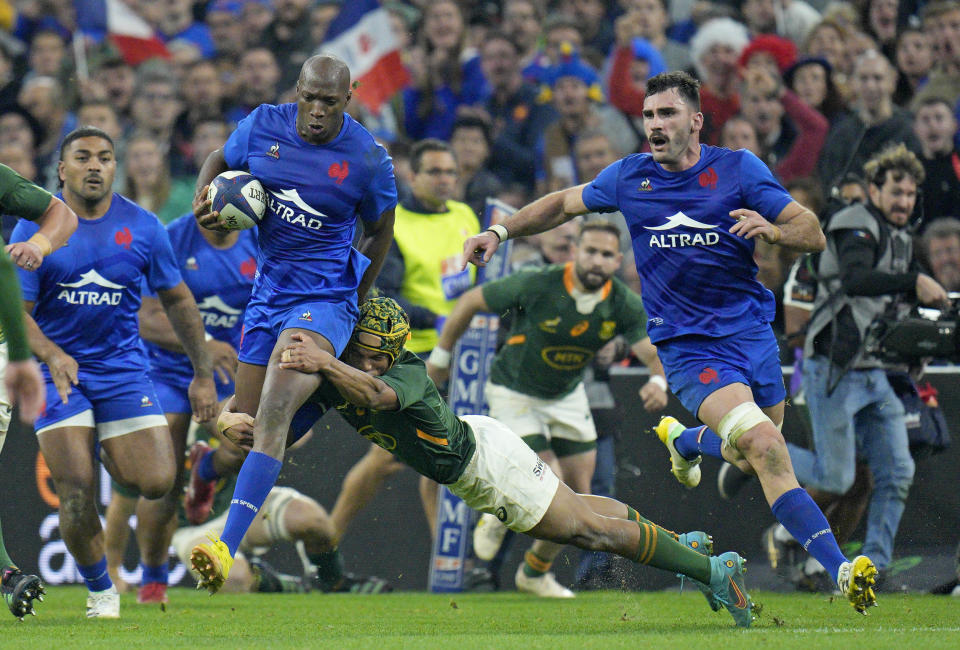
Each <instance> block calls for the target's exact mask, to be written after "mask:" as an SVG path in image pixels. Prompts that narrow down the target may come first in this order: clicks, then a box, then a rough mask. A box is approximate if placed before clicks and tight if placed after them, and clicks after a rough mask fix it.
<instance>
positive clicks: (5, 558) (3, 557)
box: [0, 526, 17, 568]
mask: <svg viewBox="0 0 960 650" xmlns="http://www.w3.org/2000/svg"><path fill="white" fill-rule="evenodd" d="M5 566H17V565H16V564H14V563H13V560H11V559H10V556H9V555H7V547H6V545H5V544H4V543H3V527H2V526H0V568H2V567H5Z"/></svg>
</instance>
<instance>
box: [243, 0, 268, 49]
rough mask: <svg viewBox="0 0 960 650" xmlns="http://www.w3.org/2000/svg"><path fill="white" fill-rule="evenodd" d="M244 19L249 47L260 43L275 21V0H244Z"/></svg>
mask: <svg viewBox="0 0 960 650" xmlns="http://www.w3.org/2000/svg"><path fill="white" fill-rule="evenodd" d="M242 20H243V29H244V32H245V33H246V35H247V47H254V46H256V45H259V44H260V43H261V42H262V41H263V39H264V36H265V34H266V32H267V28H268V27H270V25H271V24H272V23H273V0H244V4H243V17H242Z"/></svg>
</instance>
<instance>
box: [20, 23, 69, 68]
mask: <svg viewBox="0 0 960 650" xmlns="http://www.w3.org/2000/svg"><path fill="white" fill-rule="evenodd" d="M68 62H69V60H68V58H67V44H66V42H65V41H64V40H63V35H62V34H61V33H60V32H59V31H57V30H55V29H41V30H38V31H36V32H35V33H34V35H33V40H31V41H30V53H29V55H28V65H29V67H30V73H31V74H34V75H38V76H41V77H53V78H55V79H61V78H63V76H64V72H65V70H64V69H65V68H66V67H67V65H68Z"/></svg>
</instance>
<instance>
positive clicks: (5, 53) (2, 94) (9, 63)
mask: <svg viewBox="0 0 960 650" xmlns="http://www.w3.org/2000/svg"><path fill="white" fill-rule="evenodd" d="M18 67H19V66H17V62H16V61H15V60H14V55H13V54H12V53H11V52H10V45H9V44H7V43H4V42H2V41H0V110H3V109H5V108H7V107H9V106H13V105H14V104H16V103H17V95H18V94H20V82H21V78H20V77H21V75H20V74H18V72H19V71H18V70H17V68H18Z"/></svg>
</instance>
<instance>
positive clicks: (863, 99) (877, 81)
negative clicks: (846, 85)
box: [819, 50, 919, 190]
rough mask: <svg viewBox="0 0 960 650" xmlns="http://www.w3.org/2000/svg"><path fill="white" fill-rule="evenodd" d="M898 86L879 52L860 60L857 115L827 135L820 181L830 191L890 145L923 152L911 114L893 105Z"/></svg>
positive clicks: (856, 69) (856, 78) (856, 76)
mask: <svg viewBox="0 0 960 650" xmlns="http://www.w3.org/2000/svg"><path fill="white" fill-rule="evenodd" d="M895 82H896V77H895V72H894V70H893V66H892V65H890V62H889V61H887V59H886V58H884V56H883V55H882V54H880V53H878V52H876V51H875V50H871V51H868V52H866V53H864V54H863V55H861V56H860V58H859V59H857V63H856V66H855V67H854V72H853V78H852V89H853V93H854V103H853V110H854V113H853V114H851V115H848V116H847V117H844V118H843V119H841V120H840V121H839V122H838V123H837V124H836V125H834V126H833V128H831V129H830V133H829V134H828V135H827V144H826V146H825V147H824V149H823V154H822V155H821V156H820V169H819V175H820V181H821V182H822V183H823V186H824V189H825V190H827V189H829V188H830V187H831V186H832V185H833V184H834V183H836V182H837V180H838V179H839V177H840V176H842V175H843V174H844V173H846V172H847V171H849V170H854V169H860V168H861V167H862V166H863V164H864V163H865V162H866V160H867V159H868V158H870V157H871V156H872V155H873V154H875V153H876V152H878V151H880V149H882V148H883V147H884V145H886V144H888V143H896V142H906V143H907V145H908V146H909V148H910V149H912V150H919V144H918V143H917V141H916V138H915V137H914V136H913V133H912V131H911V119H910V114H909V113H908V112H906V111H904V110H902V109H900V108H898V107H896V106H894V105H893V90H894V84H895Z"/></svg>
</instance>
